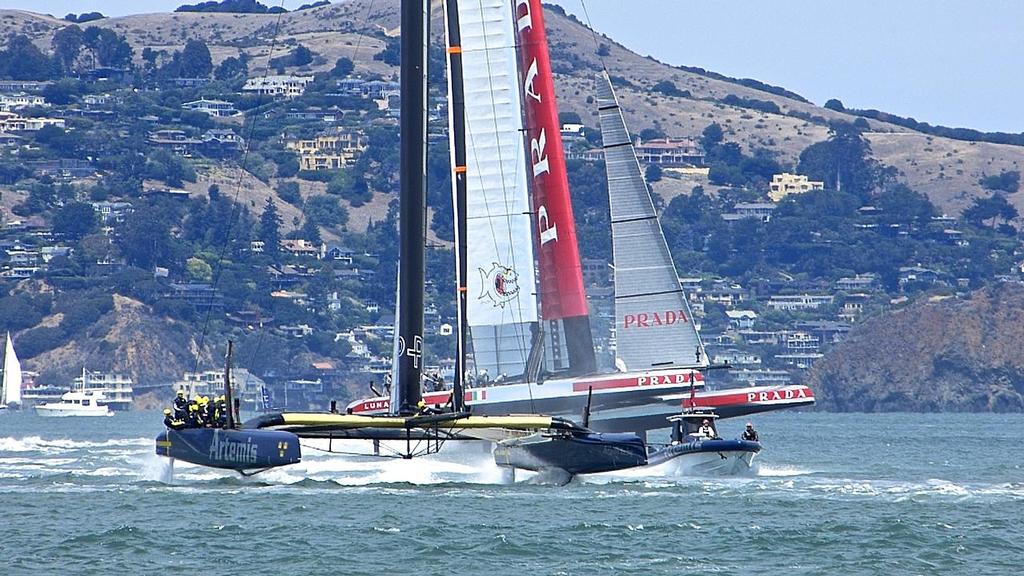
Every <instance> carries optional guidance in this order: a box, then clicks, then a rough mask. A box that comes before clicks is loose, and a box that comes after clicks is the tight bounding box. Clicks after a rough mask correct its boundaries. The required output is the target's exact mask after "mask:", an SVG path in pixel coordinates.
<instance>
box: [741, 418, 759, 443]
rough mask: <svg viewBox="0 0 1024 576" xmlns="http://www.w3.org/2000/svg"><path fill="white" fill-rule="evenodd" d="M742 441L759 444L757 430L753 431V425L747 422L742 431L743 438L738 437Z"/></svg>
mask: <svg viewBox="0 0 1024 576" xmlns="http://www.w3.org/2000/svg"><path fill="white" fill-rule="evenodd" d="M740 438H742V439H743V440H749V441H751V442H760V441H761V439H760V438H759V437H758V435H757V430H754V425H753V424H751V423H750V422H747V428H746V430H744V431H743V436H740Z"/></svg>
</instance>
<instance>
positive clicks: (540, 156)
mask: <svg viewBox="0 0 1024 576" xmlns="http://www.w3.org/2000/svg"><path fill="white" fill-rule="evenodd" d="M512 4H513V9H514V11H515V22H516V31H517V34H518V37H519V62H520V68H519V72H520V78H521V80H522V90H523V103H524V104H525V114H526V148H527V153H528V160H529V176H530V181H531V186H532V190H533V210H534V226H535V230H536V234H537V246H538V250H539V254H538V256H539V262H540V297H541V298H540V300H541V315H542V316H543V318H544V320H545V322H546V332H547V334H548V337H549V338H548V346H547V350H548V354H549V358H548V368H549V369H550V370H553V371H557V370H562V369H566V368H570V369H573V370H575V371H577V372H582V373H587V372H593V371H594V369H595V362H594V343H593V337H592V335H591V331H590V321H589V315H588V311H587V294H586V291H585V290H584V287H583V273H582V269H581V266H580V253H579V248H578V246H577V242H576V224H575V220H574V219H573V212H572V201H571V200H570V198H569V178H568V174H567V172H566V169H565V153H564V151H563V148H562V135H561V124H560V123H559V121H558V106H557V104H556V101H555V89H554V83H553V80H552V76H551V60H550V57H549V55H548V42H547V34H546V32H545V29H544V11H543V8H542V7H541V2H540V0H513V2H512Z"/></svg>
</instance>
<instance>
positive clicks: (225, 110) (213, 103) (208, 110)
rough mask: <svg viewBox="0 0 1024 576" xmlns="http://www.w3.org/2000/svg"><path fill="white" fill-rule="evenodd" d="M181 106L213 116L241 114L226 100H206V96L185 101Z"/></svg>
mask: <svg viewBox="0 0 1024 576" xmlns="http://www.w3.org/2000/svg"><path fill="white" fill-rule="evenodd" d="M181 107H182V109H184V110H191V111H193V112H202V113H204V114H208V115H210V116H213V117H214V118H228V117H231V116H238V115H240V114H241V112H239V111H238V110H237V109H236V108H235V105H234V104H232V103H231V102H228V101H226V100H207V99H206V98H200V99H199V100H193V101H191V102H185V103H184V104H182V105H181Z"/></svg>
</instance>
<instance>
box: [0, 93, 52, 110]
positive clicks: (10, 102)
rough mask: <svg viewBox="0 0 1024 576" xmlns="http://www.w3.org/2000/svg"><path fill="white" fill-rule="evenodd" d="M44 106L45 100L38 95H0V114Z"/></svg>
mask: <svg viewBox="0 0 1024 576" xmlns="http://www.w3.org/2000/svg"><path fill="white" fill-rule="evenodd" d="M46 105H47V104H46V98H43V97H42V96H40V95H38V94H27V93H25V92H17V93H14V94H0V112H13V111H15V110H20V109H22V108H28V107H31V106H37V107H38V106H46Z"/></svg>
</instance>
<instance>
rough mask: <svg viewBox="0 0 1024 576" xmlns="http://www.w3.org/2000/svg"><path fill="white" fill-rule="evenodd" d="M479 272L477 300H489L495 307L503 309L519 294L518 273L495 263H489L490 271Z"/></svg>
mask: <svg viewBox="0 0 1024 576" xmlns="http://www.w3.org/2000/svg"><path fill="white" fill-rule="evenodd" d="M477 270H479V271H480V283H481V285H482V286H481V291H480V296H479V299H480V300H483V299H484V298H487V299H489V300H490V301H491V302H492V303H493V304H494V306H495V307H501V308H504V307H505V304H506V303H507V302H509V301H510V300H512V299H513V298H515V296H516V294H518V293H519V273H518V272H516V271H515V270H513V269H511V268H509V267H508V266H502V265H501V264H498V263H497V262H492V263H491V269H490V270H487V271H485V270H484V269H483V268H477Z"/></svg>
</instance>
